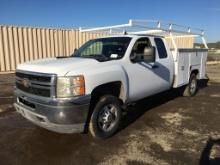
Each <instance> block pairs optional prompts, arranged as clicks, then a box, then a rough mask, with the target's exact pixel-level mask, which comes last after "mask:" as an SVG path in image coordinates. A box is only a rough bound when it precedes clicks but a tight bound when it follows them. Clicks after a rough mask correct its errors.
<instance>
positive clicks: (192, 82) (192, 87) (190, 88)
mask: <svg viewBox="0 0 220 165" xmlns="http://www.w3.org/2000/svg"><path fill="white" fill-rule="evenodd" d="M196 92H197V78H196V74H194V73H192V74H191V76H190V79H189V84H188V85H187V86H186V87H185V90H184V92H183V96H194V95H195V94H196Z"/></svg>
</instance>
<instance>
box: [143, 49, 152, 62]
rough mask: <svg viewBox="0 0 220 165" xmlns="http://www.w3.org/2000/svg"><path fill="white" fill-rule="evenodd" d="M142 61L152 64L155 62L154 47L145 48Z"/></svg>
mask: <svg viewBox="0 0 220 165" xmlns="http://www.w3.org/2000/svg"><path fill="white" fill-rule="evenodd" d="M143 56H144V61H146V62H154V61H155V47H154V46H153V47H147V48H145V49H144V55H143Z"/></svg>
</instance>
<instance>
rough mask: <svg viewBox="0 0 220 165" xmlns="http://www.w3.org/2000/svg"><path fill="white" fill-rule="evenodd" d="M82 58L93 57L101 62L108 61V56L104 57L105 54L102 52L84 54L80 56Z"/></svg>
mask: <svg viewBox="0 0 220 165" xmlns="http://www.w3.org/2000/svg"><path fill="white" fill-rule="evenodd" d="M81 57H82V58H93V59H96V60H98V61H100V62H103V61H108V60H109V58H108V57H106V56H105V55H103V54H91V55H86V56H81Z"/></svg>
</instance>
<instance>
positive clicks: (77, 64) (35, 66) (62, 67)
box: [17, 57, 99, 76]
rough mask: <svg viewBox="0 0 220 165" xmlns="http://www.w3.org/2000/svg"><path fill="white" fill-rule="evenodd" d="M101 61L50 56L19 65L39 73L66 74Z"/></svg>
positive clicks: (19, 67)
mask: <svg viewBox="0 0 220 165" xmlns="http://www.w3.org/2000/svg"><path fill="white" fill-rule="evenodd" d="M97 63H99V62H98V61H96V60H94V59H89V58H77V57H70V58H48V59H40V60H35V61H31V62H27V63H23V64H20V65H18V67H17V69H18V70H24V71H30V72H39V73H52V74H57V75H60V76H64V75H65V74H66V73H68V72H69V71H72V70H73V69H75V70H76V69H81V68H83V67H87V66H90V65H96V64H97Z"/></svg>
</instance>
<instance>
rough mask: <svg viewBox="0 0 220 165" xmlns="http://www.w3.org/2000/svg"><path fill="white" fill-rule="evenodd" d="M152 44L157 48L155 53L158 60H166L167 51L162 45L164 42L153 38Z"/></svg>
mask: <svg viewBox="0 0 220 165" xmlns="http://www.w3.org/2000/svg"><path fill="white" fill-rule="evenodd" d="M154 42H155V44H156V46H157V51H158V55H159V58H160V59H161V58H167V50H166V47H165V45H164V42H163V40H162V39H161V38H154Z"/></svg>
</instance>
